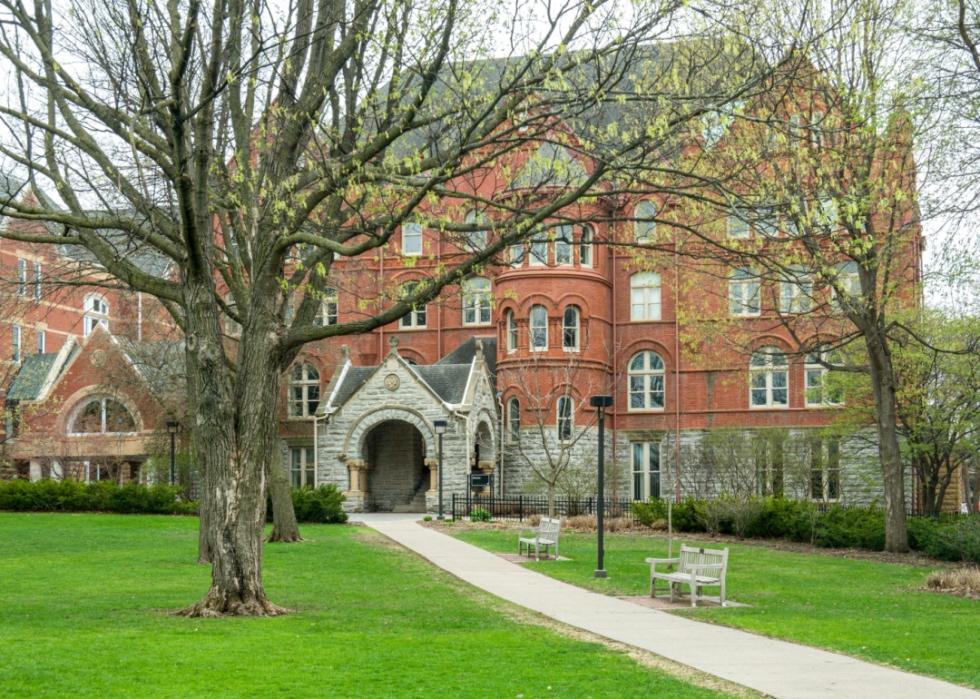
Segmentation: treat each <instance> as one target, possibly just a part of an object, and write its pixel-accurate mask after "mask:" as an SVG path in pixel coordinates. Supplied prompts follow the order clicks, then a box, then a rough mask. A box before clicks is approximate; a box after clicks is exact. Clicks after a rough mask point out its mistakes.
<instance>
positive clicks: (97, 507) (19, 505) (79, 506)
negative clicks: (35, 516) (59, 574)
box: [0, 480, 197, 515]
mask: <svg viewBox="0 0 980 699" xmlns="http://www.w3.org/2000/svg"><path fill="white" fill-rule="evenodd" d="M180 491H181V489H180V488H177V487H174V486H169V485H153V486H149V487H147V486H145V485H140V484H138V483H127V484H126V485H117V484H116V483H114V482H112V481H97V482H95V483H81V482H79V481H71V480H65V481H54V480H45V481H35V482H31V481H25V480H15V481H0V510H12V511H14V512H119V513H123V514H155V515H161V514H162V515H171V514H173V515H192V514H197V503H195V502H189V501H187V500H181V499H180V497H179V494H180Z"/></svg>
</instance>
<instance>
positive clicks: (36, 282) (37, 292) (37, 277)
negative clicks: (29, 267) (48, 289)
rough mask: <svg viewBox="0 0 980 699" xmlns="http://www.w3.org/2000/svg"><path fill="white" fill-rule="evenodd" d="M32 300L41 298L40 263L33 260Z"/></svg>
mask: <svg viewBox="0 0 980 699" xmlns="http://www.w3.org/2000/svg"><path fill="white" fill-rule="evenodd" d="M33 268H34V300H35V301H40V300H41V263H40V262H36V261H35V262H34V264H33Z"/></svg>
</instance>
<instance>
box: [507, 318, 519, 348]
mask: <svg viewBox="0 0 980 699" xmlns="http://www.w3.org/2000/svg"><path fill="white" fill-rule="evenodd" d="M505 317H506V319H507V351H508V352H513V351H514V350H516V349H517V318H515V317H514V311H507V315H506V316H505Z"/></svg>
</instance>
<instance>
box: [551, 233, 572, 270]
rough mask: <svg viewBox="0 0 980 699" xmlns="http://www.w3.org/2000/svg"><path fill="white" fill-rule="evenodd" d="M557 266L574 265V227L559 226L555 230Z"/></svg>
mask: <svg viewBox="0 0 980 699" xmlns="http://www.w3.org/2000/svg"><path fill="white" fill-rule="evenodd" d="M555 264H556V265H570V264H572V227H571V226H558V228H556V229H555Z"/></svg>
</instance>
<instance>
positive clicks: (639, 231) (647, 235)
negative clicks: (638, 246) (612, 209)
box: [633, 199, 657, 243]
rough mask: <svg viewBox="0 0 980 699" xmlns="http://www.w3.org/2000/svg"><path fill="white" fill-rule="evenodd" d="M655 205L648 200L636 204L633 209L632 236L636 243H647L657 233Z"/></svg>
mask: <svg viewBox="0 0 980 699" xmlns="http://www.w3.org/2000/svg"><path fill="white" fill-rule="evenodd" d="M656 215H657V205H656V204H654V203H653V202H652V201H650V200H649V199H644V200H643V201H641V202H638V203H637V205H636V208H635V209H633V218H634V219H635V221H634V222H633V235H634V236H635V238H636V242H638V243H649V242H650V241H652V240H653V238H654V235H656V233H657V222H656V221H655V220H654V218H655V217H656Z"/></svg>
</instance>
